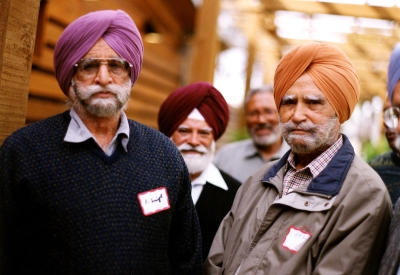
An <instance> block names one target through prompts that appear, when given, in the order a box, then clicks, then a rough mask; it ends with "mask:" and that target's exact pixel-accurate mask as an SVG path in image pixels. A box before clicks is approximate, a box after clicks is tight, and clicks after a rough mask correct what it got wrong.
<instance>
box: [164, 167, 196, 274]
mask: <svg viewBox="0 0 400 275" xmlns="http://www.w3.org/2000/svg"><path fill="white" fill-rule="evenodd" d="M180 185H181V187H180V190H179V194H178V199H177V203H176V207H175V210H174V214H173V218H172V226H171V232H170V240H169V248H168V251H169V258H170V262H171V265H172V274H176V275H197V274H199V275H200V274H202V256H201V231H200V224H199V221H198V218H197V214H196V209H195V207H194V205H193V201H192V197H191V183H190V178H189V174H188V172H187V169H186V168H185V169H183V172H182V177H181V180H180Z"/></svg>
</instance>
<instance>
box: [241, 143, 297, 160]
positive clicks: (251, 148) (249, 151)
mask: <svg viewBox="0 0 400 275" xmlns="http://www.w3.org/2000/svg"><path fill="white" fill-rule="evenodd" d="M281 139H282V144H281V147H279V150H278V151H276V153H275V154H274V155H273V156H272V157H271V160H275V159H280V158H281V157H282V156H283V155H284V154H285V153H286V152H287V151H289V150H290V147H289V145H288V144H287V143H286V141H285V140H284V139H283V138H281ZM249 141H251V142H249V143H248V144H247V146H246V147H247V148H246V150H245V158H252V157H254V156H259V157H261V158H262V155H261V153H260V152H259V151H258V150H257V147H256V145H255V144H254V141H253V140H252V139H250V140H249Z"/></svg>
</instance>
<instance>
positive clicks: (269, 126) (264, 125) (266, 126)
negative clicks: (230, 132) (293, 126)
mask: <svg viewBox="0 0 400 275" xmlns="http://www.w3.org/2000/svg"><path fill="white" fill-rule="evenodd" d="M253 129H254V130H255V131H257V130H260V129H269V130H273V129H274V126H273V125H272V124H271V123H262V124H257V125H255V126H254V128H253Z"/></svg>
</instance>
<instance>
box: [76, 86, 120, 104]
mask: <svg viewBox="0 0 400 275" xmlns="http://www.w3.org/2000/svg"><path fill="white" fill-rule="evenodd" d="M116 86H117V85H115V84H108V85H107V86H106V87H102V86H100V85H90V86H88V87H86V88H85V92H84V93H82V94H81V97H82V99H83V100H86V99H89V98H91V97H92V96H93V95H94V94H97V93H105V92H108V93H112V94H114V95H117V94H119V93H120V87H119V86H118V87H116Z"/></svg>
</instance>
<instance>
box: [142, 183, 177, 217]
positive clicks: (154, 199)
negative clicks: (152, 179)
mask: <svg viewBox="0 0 400 275" xmlns="http://www.w3.org/2000/svg"><path fill="white" fill-rule="evenodd" d="M138 199H139V203H140V206H141V207H142V212H143V215H145V216H149V215H152V214H155V213H158V212H160V211H164V210H167V209H169V208H170V205H169V198H168V193H167V188H165V187H160V188H157V189H153V190H149V191H146V192H143V193H140V194H138Z"/></svg>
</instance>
